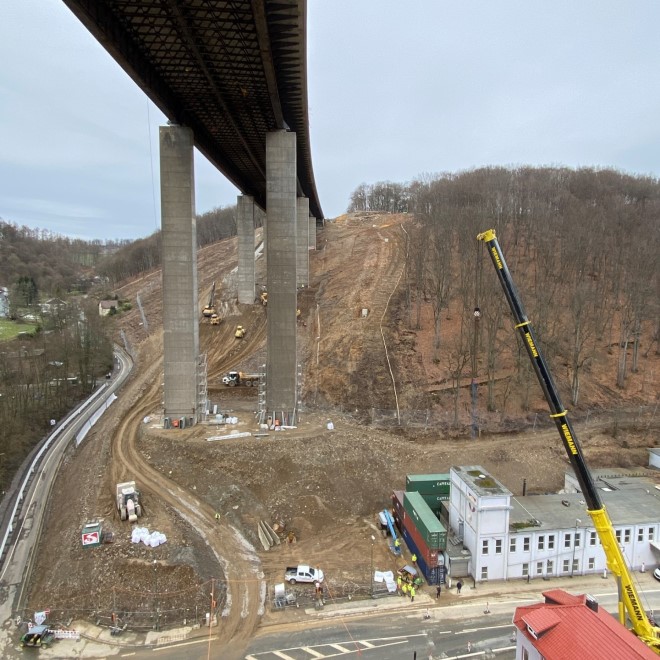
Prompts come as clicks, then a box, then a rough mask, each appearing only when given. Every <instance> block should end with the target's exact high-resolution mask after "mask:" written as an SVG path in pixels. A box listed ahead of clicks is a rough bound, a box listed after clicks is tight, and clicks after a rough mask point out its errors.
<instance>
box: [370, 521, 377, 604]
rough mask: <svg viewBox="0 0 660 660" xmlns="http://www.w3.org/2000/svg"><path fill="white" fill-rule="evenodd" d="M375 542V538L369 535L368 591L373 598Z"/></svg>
mask: <svg viewBox="0 0 660 660" xmlns="http://www.w3.org/2000/svg"><path fill="white" fill-rule="evenodd" d="M375 541H376V537H375V536H374V535H373V534H372V535H371V572H370V573H369V585H370V589H369V590H370V591H371V597H372V598H373V597H374V542H375Z"/></svg>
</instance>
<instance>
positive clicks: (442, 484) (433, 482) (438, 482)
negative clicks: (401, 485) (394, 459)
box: [406, 474, 451, 495]
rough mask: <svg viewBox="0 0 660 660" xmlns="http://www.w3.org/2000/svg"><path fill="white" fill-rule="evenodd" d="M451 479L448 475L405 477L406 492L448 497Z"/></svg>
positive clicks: (410, 475) (411, 475)
mask: <svg viewBox="0 0 660 660" xmlns="http://www.w3.org/2000/svg"><path fill="white" fill-rule="evenodd" d="M450 485H451V478H450V476H449V475H448V474H409V475H407V476H406V492H416V493H422V495H449V487H450Z"/></svg>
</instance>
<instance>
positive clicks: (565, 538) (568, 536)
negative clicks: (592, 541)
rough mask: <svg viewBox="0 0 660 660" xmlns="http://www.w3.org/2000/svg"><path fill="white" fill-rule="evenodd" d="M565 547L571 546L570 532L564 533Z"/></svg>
mask: <svg viewBox="0 0 660 660" xmlns="http://www.w3.org/2000/svg"><path fill="white" fill-rule="evenodd" d="M564 547H565V548H570V547H571V535H570V534H564Z"/></svg>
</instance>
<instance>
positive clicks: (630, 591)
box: [477, 229, 660, 655]
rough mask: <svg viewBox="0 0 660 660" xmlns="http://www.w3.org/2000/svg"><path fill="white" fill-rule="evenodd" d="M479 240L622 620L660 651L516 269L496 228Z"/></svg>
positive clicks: (658, 634) (659, 637)
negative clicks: (611, 578) (611, 580)
mask: <svg viewBox="0 0 660 660" xmlns="http://www.w3.org/2000/svg"><path fill="white" fill-rule="evenodd" d="M477 240H480V241H484V242H485V243H486V245H487V246H488V253H489V254H490V258H491V260H492V262H493V265H494V266H495V270H496V272H497V276H498V277H499V280H500V284H501V285H502V288H503V289H504V295H505V296H506V299H507V301H508V303H509V307H510V308H511V312H512V314H513V317H514V319H515V321H516V326H515V327H516V328H517V330H518V331H519V333H520V336H521V338H522V342H523V345H524V346H525V349H526V351H527V354H528V355H529V358H530V360H531V362H532V366H533V367H534V372H535V373H536V376H537V378H538V381H539V383H540V385H541V389H542V390H543V393H544V395H545V398H546V401H547V402H548V406H549V408H550V417H551V418H552V419H553V420H554V422H555V424H556V426H557V430H558V431H559V435H560V436H561V439H562V442H563V444H564V449H565V450H566V454H567V455H568V460H569V462H570V464H571V466H572V467H573V470H575V474H576V476H577V479H578V482H579V484H580V488H581V489H582V494H583V496H584V499H585V502H586V503H587V513H588V514H589V516H590V517H591V519H592V520H593V523H594V528H595V529H596V532H597V534H598V538H599V539H600V542H601V544H602V546H603V551H604V552H605V558H606V560H607V567H608V568H609V570H610V571H611V572H612V573H613V574H614V575H615V577H616V580H617V583H618V592H619V607H618V610H619V621H620V623H621V624H622V625H626V615H628V618H629V620H630V626H631V628H632V631H633V632H634V633H635V634H636V635H637V636H638V637H639V638H640V639H641V640H642V641H643V642H644V643H645V644H647V645H648V646H649V648H651V650H653V651H655V653H657V654H658V655H660V627H658V626H656V625H655V624H654V622H652V621H651V620H650V619H649V617H648V615H647V613H646V612H645V610H644V607H643V605H642V603H641V602H640V598H639V595H638V593H637V589H636V588H635V583H634V582H633V577H632V574H631V571H630V569H629V568H628V565H627V562H626V558H625V556H624V554H623V551H622V550H621V547H620V546H619V543H618V541H617V538H616V534H615V530H614V527H613V525H612V521H611V520H610V517H609V514H608V513H607V511H606V510H605V506H604V505H603V503H602V501H601V498H600V494H599V493H598V490H597V489H596V487H595V485H594V482H593V478H592V476H591V472H589V468H588V467H587V464H586V461H585V458H584V454H583V453H582V448H581V446H580V443H579V441H578V438H577V435H576V433H575V431H574V429H573V427H572V425H571V423H570V421H569V419H568V413H567V411H566V409H565V408H564V406H563V404H562V402H561V400H560V398H559V392H558V391H557V387H556V386H555V383H554V381H553V379H552V376H551V375H550V372H549V371H548V367H547V365H546V363H545V360H544V359H543V355H542V353H541V348H540V346H539V343H538V341H537V340H536V337H535V334H534V330H533V328H532V324H531V323H530V321H529V319H528V318H527V315H526V314H525V310H524V308H523V305H522V302H521V300H520V296H519V295H518V292H517V290H516V288H515V286H514V284H513V280H512V279H511V274H510V273H509V269H508V267H507V265H506V261H505V260H504V255H503V254H502V250H501V249H500V246H499V243H498V241H497V237H496V236H495V231H494V230H493V229H489V230H488V231H485V232H483V233H482V234H479V235H478V236H477Z"/></svg>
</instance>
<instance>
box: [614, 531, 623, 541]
mask: <svg viewBox="0 0 660 660" xmlns="http://www.w3.org/2000/svg"><path fill="white" fill-rule="evenodd" d="M614 535H615V536H616V542H617V543H618V544H619V545H621V530H620V529H615V530H614Z"/></svg>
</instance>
